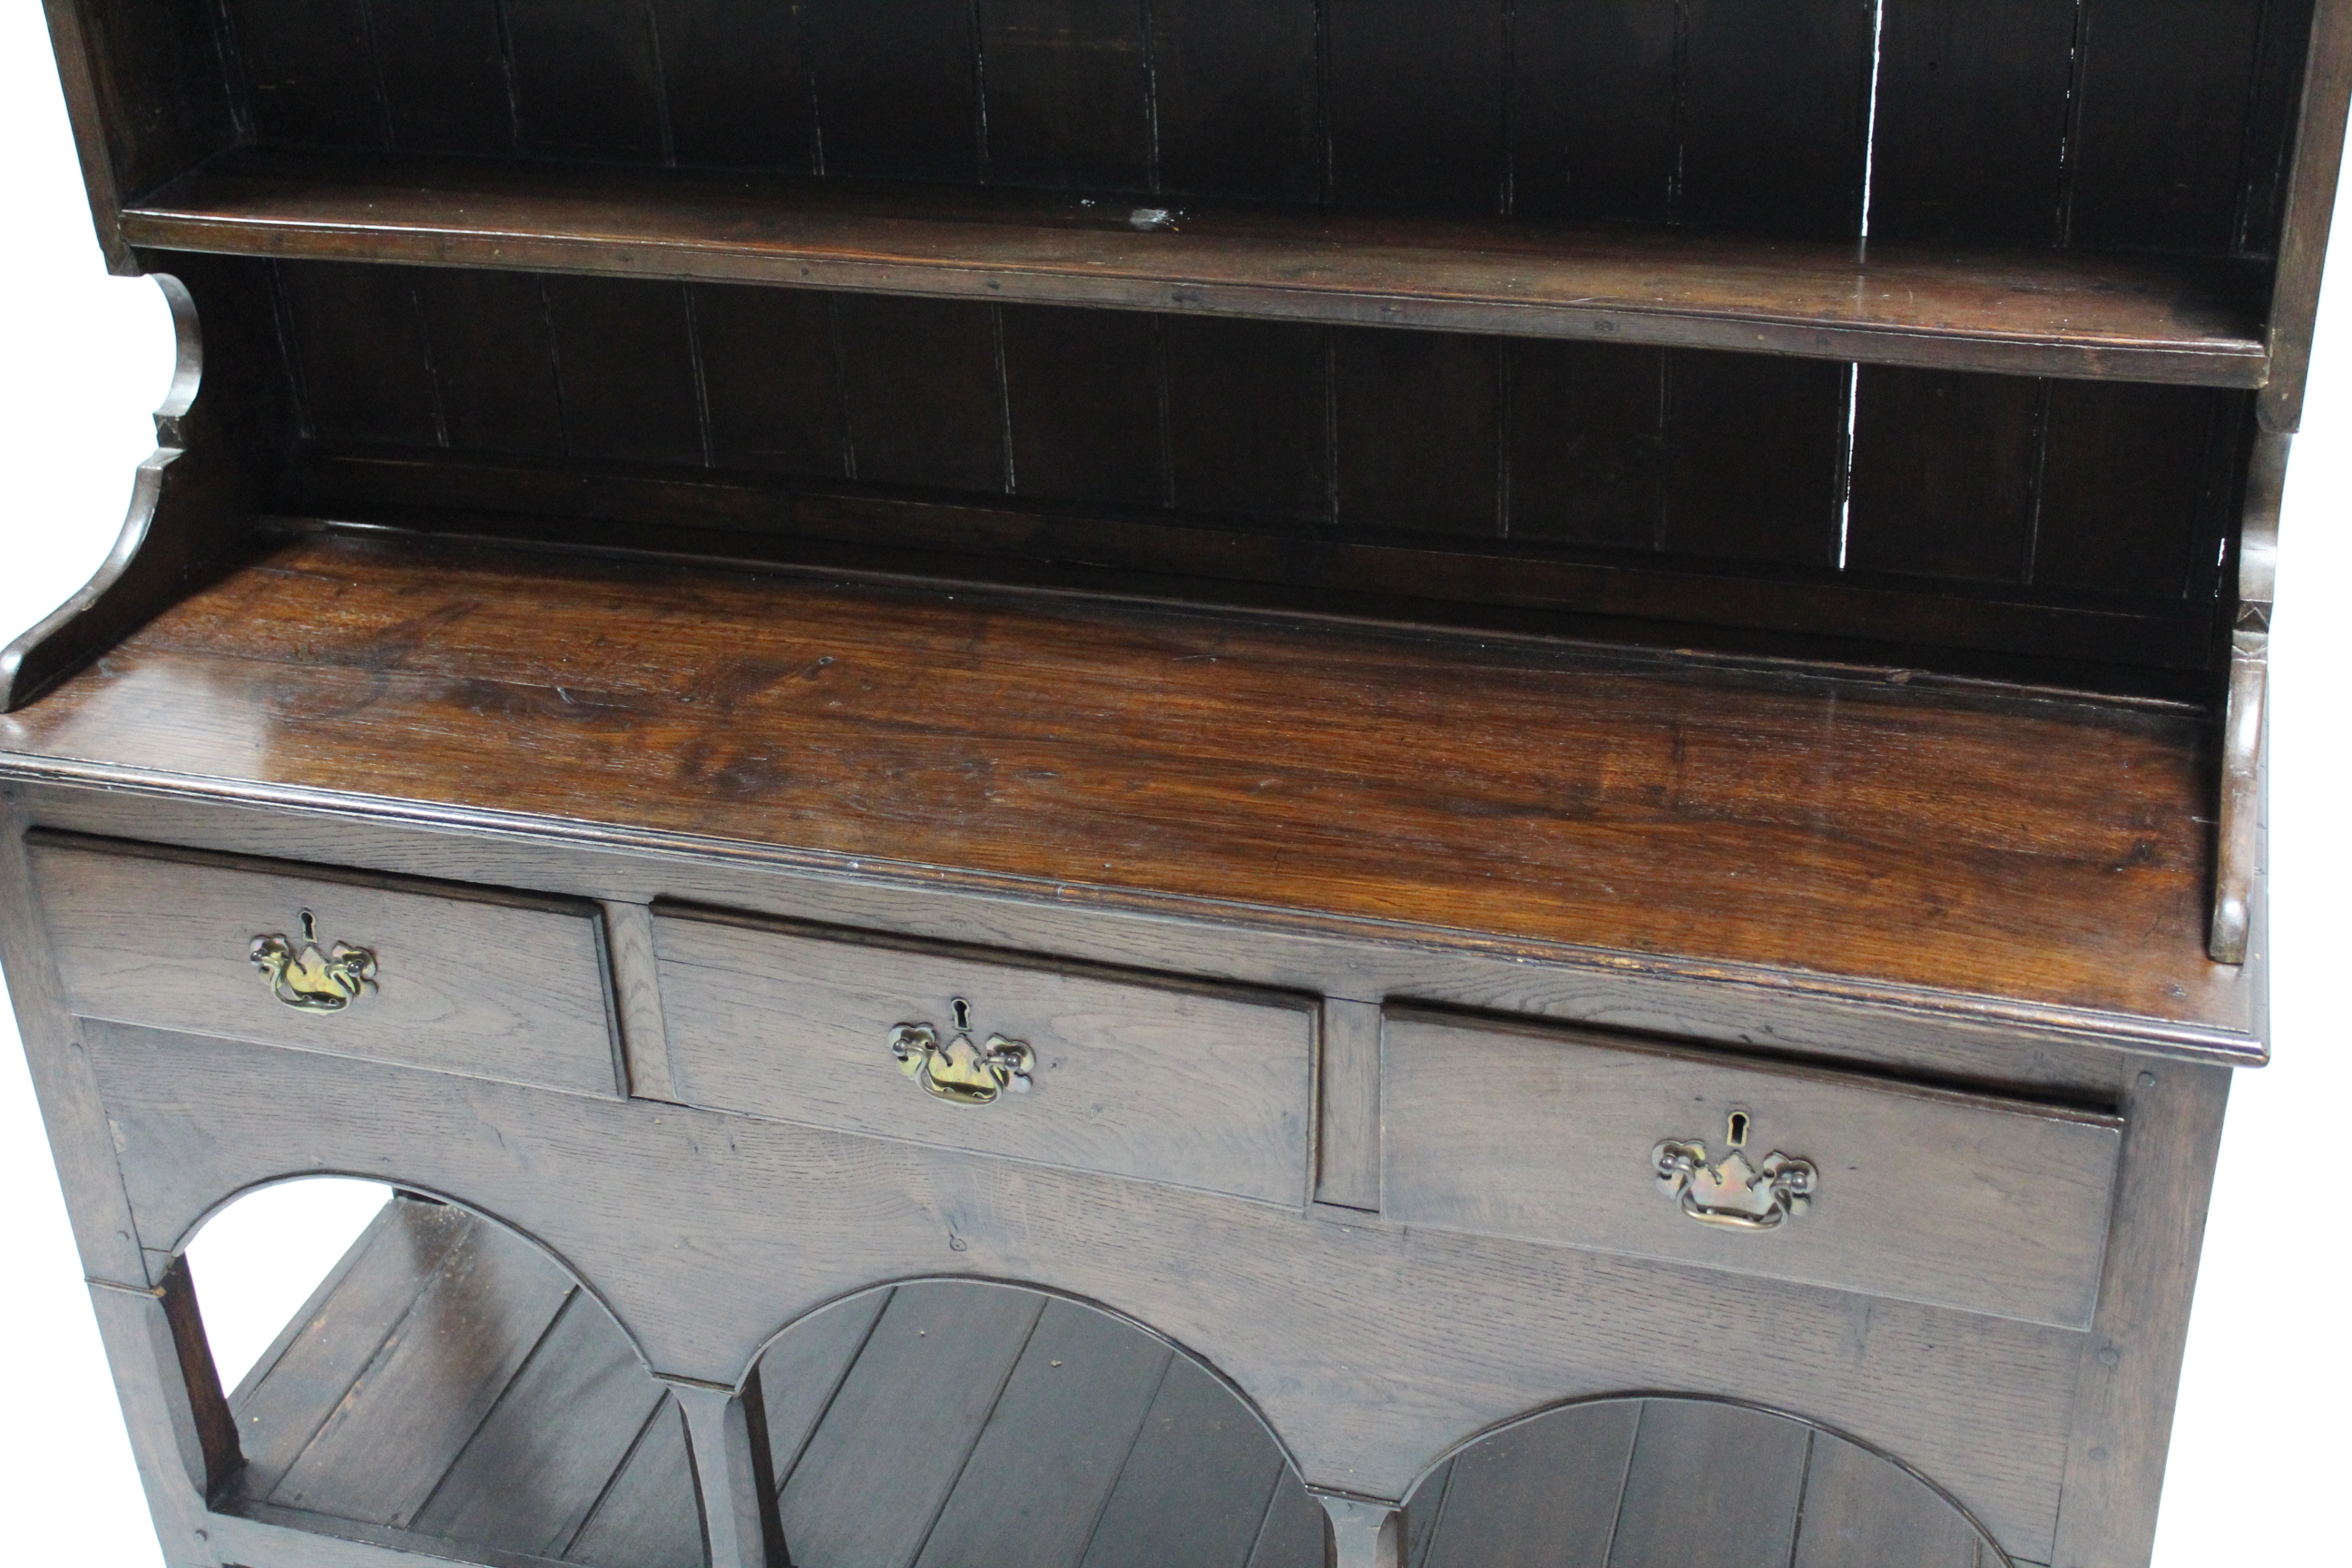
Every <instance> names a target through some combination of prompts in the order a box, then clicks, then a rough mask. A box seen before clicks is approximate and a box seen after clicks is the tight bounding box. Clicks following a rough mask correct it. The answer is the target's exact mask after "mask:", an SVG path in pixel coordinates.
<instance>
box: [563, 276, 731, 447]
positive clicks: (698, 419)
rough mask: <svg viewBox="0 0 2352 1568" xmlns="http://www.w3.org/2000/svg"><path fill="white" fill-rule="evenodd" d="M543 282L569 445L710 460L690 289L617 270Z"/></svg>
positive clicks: (567, 444) (566, 441)
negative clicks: (619, 275) (618, 275)
mask: <svg viewBox="0 0 2352 1568" xmlns="http://www.w3.org/2000/svg"><path fill="white" fill-rule="evenodd" d="M542 282H543V287H544V288H545V289H546V290H547V319H548V323H549V326H550V328H551V336H552V337H553V339H554V342H555V378H556V384H557V386H558V387H559V389H560V390H561V393H562V399H563V431H564V439H565V444H566V446H567V447H570V448H572V450H574V451H583V452H599V453H609V454H610V455H612V456H614V457H615V458H621V459H623V460H625V461H631V462H645V463H687V464H698V463H702V462H706V461H708V460H709V455H710V448H709V431H708V427H707V425H706V422H705V416H704V413H703V398H702V387H701V374H700V367H699V366H698V363H697V356H696V353H695V333H694V323H693V317H692V315H691V314H690V308H689V304H688V295H687V290H686V289H685V288H684V287H683V286H681V285H678V284H675V283H636V282H629V281H625V280H623V279H614V278H549V279H543V280H542Z"/></svg>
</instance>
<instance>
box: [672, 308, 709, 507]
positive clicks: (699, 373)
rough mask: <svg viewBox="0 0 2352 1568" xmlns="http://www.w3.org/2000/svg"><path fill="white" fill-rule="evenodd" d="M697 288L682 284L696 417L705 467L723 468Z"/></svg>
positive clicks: (687, 348)
mask: <svg viewBox="0 0 2352 1568" xmlns="http://www.w3.org/2000/svg"><path fill="white" fill-rule="evenodd" d="M695 288H696V285H694V284H692V283H681V284H679V285H678V286H677V289H678V294H679V296H680V297H681V298H683V299H684V300H685V301H686V352H687V357H688V360H689V361H690V362H691V363H692V364H693V367H694V418H695V425H696V427H697V428H698V430H699V431H700V432H701V434H702V466H703V467H704V468H717V467H718V466H719V448H718V444H717V441H716V440H715V439H714V437H713V436H712V434H711V429H710V377H709V374H708V373H706V372H705V371H704V369H703V366H702V312H701V311H699V310H696V309H695V305H694V291H695Z"/></svg>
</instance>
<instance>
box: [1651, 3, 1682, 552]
mask: <svg viewBox="0 0 2352 1568" xmlns="http://www.w3.org/2000/svg"><path fill="white" fill-rule="evenodd" d="M1676 9H1677V11H1678V12H1679V9H1680V0H1676ZM1675 156H1676V158H1677V159H1679V158H1680V156H1681V154H1680V153H1676V154H1675ZM1657 355H1658V511H1657V515H1656V516H1655V517H1654V518H1653V519H1652V520H1651V522H1650V553H1651V554H1653V555H1663V554H1664V553H1665V551H1666V542H1667V540H1668V538H1669V537H1670V536H1671V533H1672V527H1671V525H1672V523H1673V520H1674V504H1675V502H1674V496H1675V351H1674V350H1673V349H1660V350H1658V351H1657Z"/></svg>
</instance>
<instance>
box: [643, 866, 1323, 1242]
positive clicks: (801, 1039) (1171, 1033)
mask: <svg viewBox="0 0 2352 1568" xmlns="http://www.w3.org/2000/svg"><path fill="white" fill-rule="evenodd" d="M654 931H655V943H656V948H657V950H658V952H659V953H660V962H661V992H662V1008H663V1012H664V1014H665V1015H666V1016H667V1023H668V1028H669V1052H670V1074H671V1081H672V1083H673V1085H674V1086H675V1088H676V1089H677V1094H678V1097H679V1098H680V1099H681V1100H685V1101H686V1102H687V1103H688V1104H690V1105H698V1106H705V1107H708V1108H710V1109H712V1110H732V1111H740V1112H742V1113H744V1114H746V1115H751V1116H761V1117H768V1118H772V1119H774V1120H776V1121H795V1122H802V1123H804V1124H807V1125H810V1126H816V1127H825V1128H831V1129H834V1130H835V1131H845V1132H862V1133H870V1134H873V1135H875V1136H877V1137H884V1138H901V1139H907V1140H909V1141H911V1142H918V1143H928V1144H932V1145H936V1146H939V1147H941V1148H948V1149H958V1150H964V1151H968V1152H971V1153H975V1154H993V1155H1001V1156H1003V1157H1005V1158H1007V1159H1015V1160H1030V1161H1035V1162H1037V1163H1043V1164H1048V1165H1061V1166H1067V1167H1071V1168H1074V1169H1077V1170H1085V1171H1099V1172H1105V1173H1110V1174H1114V1175H1120V1176H1134V1177H1139V1178H1141V1179H1142V1180H1144V1181H1149V1182H1160V1183H1165V1184H1170V1185H1172V1186H1181V1187H1196V1188H1201V1189H1203V1190H1205V1191H1209V1192H1216V1193H1226V1194H1234V1195H1235V1196H1239V1197H1245V1198H1260V1199H1264V1200H1265V1201H1267V1202H1271V1203H1280V1204H1289V1205H1296V1204H1298V1203H1301V1202H1303V1201H1304V1200H1305V1195H1306V1187H1307V1096H1308V1085H1309V1083H1310V1081H1311V1063H1312V1059H1313V1055H1314V1040H1315V1011H1314V1008H1313V1006H1312V1005H1311V1004H1310V1003H1307V1002H1306V1001H1303V1000H1298V999H1295V998H1291V997H1286V996H1282V995H1267V994H1247V995H1243V994H1234V993H1232V992H1227V991H1208V990H1203V989H1192V988H1185V987H1180V986H1172V985H1164V984H1158V983H1155V982H1150V981H1138V980H1133V979H1129V978H1126V977H1116V978H1113V977H1104V976H1100V975H1098V974H1095V973H1075V972H1072V971H1069V970H1065V969H1056V968H1051V967H1047V966H1046V965H1045V963H1005V962H1000V961H998V960H996V959H994V958H979V957H973V956H967V955H963V954H960V953H943V952H936V951H933V950H929V949H919V948H912V947H899V946H890V945H877V944H875V943H873V942H869V941H865V940H861V939H857V938H853V937H850V936H847V935H841V936H835V935H834V934H832V933H826V934H824V935H818V934H812V933H808V932H805V931H780V930H777V929H775V928H773V927H772V926H762V925H758V924H752V923H737V922H735V921H730V920H727V919H724V918H715V917H703V916H688V915H683V914H678V913H675V912H666V913H661V914H657V915H656V918H655V921H654Z"/></svg>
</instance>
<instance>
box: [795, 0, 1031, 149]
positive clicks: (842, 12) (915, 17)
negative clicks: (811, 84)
mask: <svg viewBox="0 0 2352 1568" xmlns="http://www.w3.org/2000/svg"><path fill="white" fill-rule="evenodd" d="M800 14H801V16H802V18H803V24H804V25H805V26H807V28H808V29H809V32H810V35H811V47H812V53H813V55H814V59H815V62H816V125H817V134H818V136H819V137H820V138H821V142H820V145H821V146H822V148H823V164H822V169H823V172H824V173H826V174H848V175H853V176H870V175H878V176H880V177H883V178H886V179H936V180H969V179H974V178H977V177H979V176H980V175H981V174H983V173H984V172H985V171H986V169H987V166H988V165H987V158H986V152H985V148H984V146H983V144H982V141H981V124H982V119H981V108H980V68H979V62H978V61H977V60H976V59H975V58H974V54H973V51H974V49H975V47H976V46H977V43H978V40H977V39H976V38H975V37H974V36H973V31H972V26H973V16H972V5H971V0H894V3H893V4H891V5H875V4H873V3H872V0H803V5H802V6H801V7H800Z"/></svg>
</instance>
